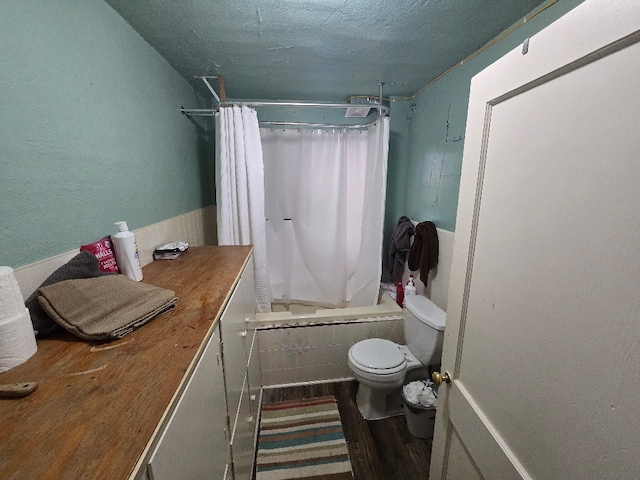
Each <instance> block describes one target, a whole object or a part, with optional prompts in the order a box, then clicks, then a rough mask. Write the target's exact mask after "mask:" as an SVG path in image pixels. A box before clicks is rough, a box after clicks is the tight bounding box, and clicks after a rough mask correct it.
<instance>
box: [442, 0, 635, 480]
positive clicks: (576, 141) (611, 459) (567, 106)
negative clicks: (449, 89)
mask: <svg viewBox="0 0 640 480" xmlns="http://www.w3.org/2000/svg"><path fill="white" fill-rule="evenodd" d="M639 29H640V2H637V1H631V0H628V1H622V0H608V1H606V2H603V1H601V0H587V1H586V2H584V3H583V4H581V5H580V6H579V7H577V8H576V9H575V10H573V11H572V12H570V13H569V14H567V15H566V16H564V17H563V18H561V19H560V20H558V21H557V22H555V23H554V24H552V25H550V26H549V27H547V28H546V29H545V30H543V31H542V32H540V33H539V34H538V35H536V36H534V37H532V38H531V39H530V41H529V43H528V51H527V50H526V49H524V50H523V49H521V48H519V49H517V50H514V51H513V52H511V53H509V54H508V55H506V56H505V57H504V58H502V59H501V60H499V61H498V62H496V63H495V64H493V65H492V66H490V67H489V68H487V69H486V70H485V71H483V72H481V73H480V74H479V75H477V76H476V77H475V78H474V79H473V81H472V84H471V100H470V104H469V113H468V121H467V133H466V139H465V151H464V161H463V169H462V180H461V187H460V201H459V207H458V217H457V224H456V233H455V240H454V253H453V266H452V273H451V287H450V292H449V303H448V314H447V322H448V324H447V331H446V337H445V346H444V354H443V360H442V370H443V373H444V371H447V372H448V373H449V375H450V377H451V380H452V381H451V383H450V384H448V385H446V386H444V385H443V386H442V387H441V389H440V391H441V396H440V405H439V408H438V415H437V425H436V431H435V440H434V448H433V456H432V466H431V472H430V478H431V479H445V478H446V479H464V480H469V479H476V478H477V479H487V480H498V479H521V478H522V479H529V478H534V479H540V480H549V479H581V480H591V479H594V480H595V479H603V478H607V479H609V478H610V479H614V478H615V479H632V478H638V475H640V473H639V472H640V43H638V41H639V40H640V31H639Z"/></svg>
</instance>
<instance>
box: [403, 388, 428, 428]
mask: <svg viewBox="0 0 640 480" xmlns="http://www.w3.org/2000/svg"><path fill="white" fill-rule="evenodd" d="M401 396H402V403H403V407H404V413H405V417H406V419H407V427H408V428H409V432H410V433H411V435H413V436H414V437H418V438H425V439H427V438H433V427H434V424H435V420H436V408H435V407H425V406H424V405H421V404H419V403H414V402H411V401H409V400H407V398H406V396H405V393H404V390H403V391H402V392H401Z"/></svg>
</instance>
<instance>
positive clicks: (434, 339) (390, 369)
mask: <svg viewBox="0 0 640 480" xmlns="http://www.w3.org/2000/svg"><path fill="white" fill-rule="evenodd" d="M445 321H446V313H445V312H444V310H442V309H441V308H439V307H438V306H437V305H435V304H434V303H433V302H431V300H429V299H428V298H427V297H423V296H421V295H411V296H409V297H407V298H406V299H405V308H404V311H403V316H402V326H403V331H404V336H405V339H407V345H399V344H397V343H394V342H392V341H390V340H385V339H381V338H369V339H366V340H361V341H360V342H358V343H356V344H355V345H353V346H352V347H351V348H350V349H349V354H348V364H349V368H350V369H351V372H352V373H353V376H354V377H355V379H356V380H357V381H358V393H357V394H356V404H357V405H358V409H359V410H360V413H361V414H362V416H363V417H364V418H365V419H367V420H379V419H382V418H387V417H391V416H394V415H400V414H402V413H403V406H402V400H401V397H400V388H401V387H402V384H403V382H404V381H405V378H406V377H407V374H408V373H409V372H411V371H413V370H416V369H419V368H421V367H428V366H429V365H435V364H437V363H439V362H440V355H441V353H442V340H443V336H444V327H445Z"/></svg>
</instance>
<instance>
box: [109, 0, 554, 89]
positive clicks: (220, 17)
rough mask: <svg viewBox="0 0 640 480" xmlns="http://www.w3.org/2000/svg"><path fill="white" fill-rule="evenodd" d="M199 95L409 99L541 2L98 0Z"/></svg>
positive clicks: (528, 0)
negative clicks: (205, 84) (208, 86)
mask: <svg viewBox="0 0 640 480" xmlns="http://www.w3.org/2000/svg"><path fill="white" fill-rule="evenodd" d="M106 2H107V3H108V4H109V5H111V6H112V7H113V8H114V9H115V10H116V11H117V12H118V13H119V14H120V15H121V16H122V17H123V18H124V19H125V20H126V21H127V22H128V23H129V24H130V25H131V26H132V27H133V28H134V29H135V30H136V31H138V32H139V33H140V35H141V36H142V37H143V38H144V39H145V40H146V41H147V42H149V44H151V45H152V46H153V47H154V48H155V49H156V50H157V51H158V52H159V53H160V54H161V55H162V56H163V57H164V58H165V59H166V60H167V61H168V62H169V63H170V64H171V65H173V67H174V68H175V69H176V70H177V71H178V72H180V73H181V74H182V75H183V76H184V77H185V78H186V79H187V80H189V81H190V82H192V83H193V84H194V85H197V87H198V89H199V90H200V91H202V92H203V93H206V90H204V89H203V88H202V84H201V81H200V80H194V79H193V76H196V75H223V76H224V78H225V83H226V92H227V96H228V97H229V98H245V99H269V100H313V101H345V100H346V98H347V97H348V96H350V95H374V96H377V95H378V82H385V87H384V93H385V96H410V95H413V94H414V93H416V92H417V91H418V90H420V89H421V88H422V87H423V86H425V85H426V84H427V83H429V81H430V80H432V79H434V78H435V77H437V76H438V75H439V74H440V73H442V72H444V71H445V70H447V68H449V67H450V66H452V65H454V64H455V63H457V62H459V61H460V60H462V59H463V58H465V57H466V56H468V55H469V54H471V53H473V52H474V51H475V50H477V49H478V48H480V47H481V46H482V45H484V44H485V43H487V42H488V41H490V40H491V39H492V38H494V37H496V36H497V35H498V34H499V33H501V32H502V31H503V30H505V29H507V28H508V27H509V26H510V25H512V24H513V23H515V22H516V21H518V20H519V19H520V18H522V17H523V16H525V15H526V14H527V13H529V12H530V11H531V10H533V9H534V8H535V7H536V6H538V5H540V4H542V3H544V1H543V0H387V1H383V0H136V1H132V0H106Z"/></svg>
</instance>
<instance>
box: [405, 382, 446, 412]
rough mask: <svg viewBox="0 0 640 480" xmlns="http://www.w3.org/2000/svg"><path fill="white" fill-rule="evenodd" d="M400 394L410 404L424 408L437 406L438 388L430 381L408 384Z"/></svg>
mask: <svg viewBox="0 0 640 480" xmlns="http://www.w3.org/2000/svg"><path fill="white" fill-rule="evenodd" d="M402 394H403V396H404V399H405V400H406V401H407V402H408V403H410V404H413V405H416V406H417V405H421V406H423V407H425V408H436V407H437V406H438V387H437V386H436V385H435V384H434V383H433V382H431V381H430V380H418V381H415V382H410V383H408V384H406V385H404V386H403V387H402Z"/></svg>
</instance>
